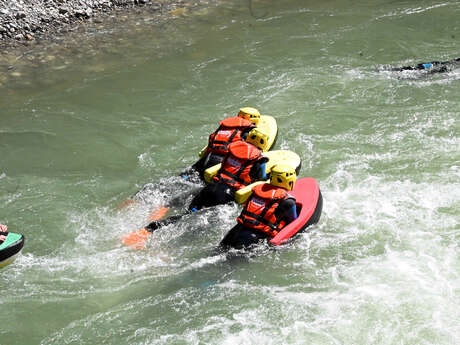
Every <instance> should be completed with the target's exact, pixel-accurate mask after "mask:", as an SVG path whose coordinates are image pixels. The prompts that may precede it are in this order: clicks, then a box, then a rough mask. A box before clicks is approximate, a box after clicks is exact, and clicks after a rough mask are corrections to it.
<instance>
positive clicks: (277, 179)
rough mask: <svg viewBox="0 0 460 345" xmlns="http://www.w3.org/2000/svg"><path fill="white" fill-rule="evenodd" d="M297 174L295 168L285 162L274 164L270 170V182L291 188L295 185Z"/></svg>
mask: <svg viewBox="0 0 460 345" xmlns="http://www.w3.org/2000/svg"><path fill="white" fill-rule="evenodd" d="M296 178H297V174H296V172H295V169H294V168H293V167H292V166H290V165H287V164H278V165H275V166H274V167H273V168H272V170H271V177H270V184H271V185H273V186H277V187H282V188H284V189H287V190H292V189H293V188H294V185H295V180H296Z"/></svg>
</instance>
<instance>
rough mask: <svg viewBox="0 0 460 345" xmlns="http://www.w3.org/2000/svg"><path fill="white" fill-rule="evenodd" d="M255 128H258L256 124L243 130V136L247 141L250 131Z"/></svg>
mask: <svg viewBox="0 0 460 345" xmlns="http://www.w3.org/2000/svg"><path fill="white" fill-rule="evenodd" d="M254 128H256V126H251V127H247V128H245V129H244V130H243V132H242V133H241V138H242V139H243V140H244V141H246V139H247V137H248V135H249V132H250V131H252V130H253V129H254Z"/></svg>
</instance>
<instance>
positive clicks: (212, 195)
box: [145, 157, 268, 231]
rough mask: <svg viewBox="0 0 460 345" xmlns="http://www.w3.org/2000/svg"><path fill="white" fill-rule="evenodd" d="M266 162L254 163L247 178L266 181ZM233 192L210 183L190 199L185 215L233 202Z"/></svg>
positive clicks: (160, 223) (155, 224) (156, 222)
mask: <svg viewBox="0 0 460 345" xmlns="http://www.w3.org/2000/svg"><path fill="white" fill-rule="evenodd" d="M267 161H268V158H266V157H264V158H262V159H259V160H258V161H257V162H255V163H254V165H253V166H252V167H251V169H250V171H249V176H251V178H252V179H253V180H254V181H260V180H264V179H266V174H265V164H266V162H267ZM235 192H236V189H235V188H234V187H231V186H229V185H227V184H226V183H222V182H218V183H210V184H208V185H206V186H205V187H204V188H203V189H201V190H200V192H199V193H198V194H197V195H196V196H195V197H194V198H193V199H192V201H191V203H190V205H189V207H188V211H187V213H186V214H188V213H190V212H196V211H198V210H200V209H202V208H203V207H211V206H217V205H223V204H227V203H230V202H232V201H234V200H235ZM184 215H185V214H179V215H175V216H171V217H169V218H166V219H162V220H154V221H153V222H151V223H150V224H149V225H147V226H146V227H145V228H146V229H147V230H149V231H154V230H156V229H158V228H160V227H162V226H165V225H168V224H172V223H175V222H176V221H178V220H179V219H180V218H182V217H183V216H184Z"/></svg>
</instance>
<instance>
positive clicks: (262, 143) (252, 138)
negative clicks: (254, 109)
mask: <svg viewBox="0 0 460 345" xmlns="http://www.w3.org/2000/svg"><path fill="white" fill-rule="evenodd" d="M268 139H269V137H268V134H265V133H264V132H262V131H261V130H260V128H253V129H251V131H250V132H249V133H248V137H247V138H246V142H247V143H250V144H252V145H254V146H257V148H258V149H259V150H261V151H263V152H265V151H267V150H268V144H269V142H268Z"/></svg>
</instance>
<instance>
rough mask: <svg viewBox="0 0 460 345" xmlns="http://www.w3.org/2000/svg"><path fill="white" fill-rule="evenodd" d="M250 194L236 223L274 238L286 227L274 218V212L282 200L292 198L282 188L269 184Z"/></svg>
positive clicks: (257, 188)
mask: <svg viewBox="0 0 460 345" xmlns="http://www.w3.org/2000/svg"><path fill="white" fill-rule="evenodd" d="M252 192H253V193H252V195H251V196H250V197H249V198H248V200H246V203H245V204H244V207H243V211H242V212H241V214H240V216H239V217H238V218H237V221H238V223H240V224H242V225H243V226H245V227H248V228H252V229H256V230H260V231H262V232H264V233H266V234H267V235H269V236H270V237H275V236H276V235H277V234H278V232H279V231H280V230H281V229H282V228H283V227H284V226H285V225H286V224H285V222H284V221H283V220H281V219H280V218H278V217H276V215H275V210H276V208H277V207H278V205H279V204H280V203H281V202H282V201H283V200H286V199H288V198H292V196H291V195H289V193H288V192H287V191H286V190H285V189H284V188H280V187H276V186H273V185H271V184H269V183H264V184H260V185H257V186H255V187H254V188H253V189H252Z"/></svg>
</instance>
